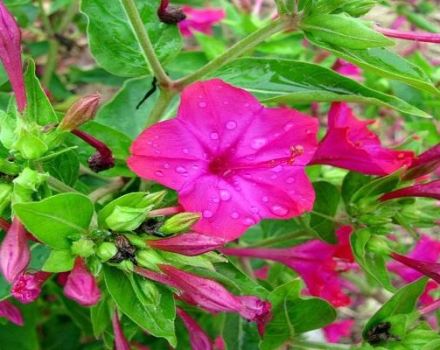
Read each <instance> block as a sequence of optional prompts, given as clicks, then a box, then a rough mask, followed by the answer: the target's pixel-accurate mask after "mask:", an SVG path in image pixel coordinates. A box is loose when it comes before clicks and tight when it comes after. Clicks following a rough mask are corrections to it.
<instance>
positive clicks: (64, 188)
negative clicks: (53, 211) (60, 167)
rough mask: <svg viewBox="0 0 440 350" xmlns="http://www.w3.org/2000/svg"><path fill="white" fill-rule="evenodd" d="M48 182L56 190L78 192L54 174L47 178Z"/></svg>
mask: <svg viewBox="0 0 440 350" xmlns="http://www.w3.org/2000/svg"><path fill="white" fill-rule="evenodd" d="M47 184H48V185H49V187H51V188H53V189H54V190H55V191H58V192H78V191H77V190H76V189H74V188H73V187H70V186H68V185H66V184H65V183H64V182H62V181H60V180H58V179H57V178H55V177H53V176H49V177H48V178H47Z"/></svg>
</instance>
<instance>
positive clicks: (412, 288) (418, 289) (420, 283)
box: [362, 278, 428, 339]
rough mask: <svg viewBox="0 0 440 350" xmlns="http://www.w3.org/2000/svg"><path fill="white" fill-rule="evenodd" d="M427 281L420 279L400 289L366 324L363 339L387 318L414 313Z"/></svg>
mask: <svg viewBox="0 0 440 350" xmlns="http://www.w3.org/2000/svg"><path fill="white" fill-rule="evenodd" d="M427 281H428V280H427V278H420V279H418V280H417V281H415V282H413V283H409V284H407V285H406V286H404V287H402V288H400V289H399V290H398V291H397V292H396V293H395V294H394V295H393V296H392V297H391V299H390V300H388V301H387V302H386V303H385V304H384V305H383V306H382V307H381V308H380V309H379V310H378V311H377V312H376V313H375V314H374V315H373V317H371V318H370V320H369V321H368V322H367V324H366V326H365V328H364V330H363V332H362V336H363V337H364V339H365V338H366V337H367V333H368V331H369V330H371V329H372V328H373V327H374V326H376V325H378V324H379V323H381V322H383V321H386V320H387V319H388V318H389V317H391V316H395V315H402V314H410V313H412V312H413V311H415V307H416V304H417V300H418V299H419V298H420V296H421V295H422V293H423V291H424V290H425V286H426V283H427Z"/></svg>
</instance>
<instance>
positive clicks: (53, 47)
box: [38, 0, 59, 87]
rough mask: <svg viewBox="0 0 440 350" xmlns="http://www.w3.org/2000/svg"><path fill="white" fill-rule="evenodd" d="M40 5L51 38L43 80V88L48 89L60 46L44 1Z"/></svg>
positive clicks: (44, 24)
mask: <svg viewBox="0 0 440 350" xmlns="http://www.w3.org/2000/svg"><path fill="white" fill-rule="evenodd" d="M38 5H39V7H40V14H41V20H42V21H43V26H44V29H45V31H46V34H47V36H48V38H49V52H48V54H47V60H46V66H45V67H44V73H43V78H42V79H41V83H42V84H43V86H45V87H48V86H49V83H50V80H51V79H52V75H53V72H54V71H55V69H56V64H57V56H58V48H59V44H58V41H57V40H56V39H55V32H54V30H53V27H52V24H51V23H50V19H49V17H48V16H47V14H46V11H44V4H43V0H38Z"/></svg>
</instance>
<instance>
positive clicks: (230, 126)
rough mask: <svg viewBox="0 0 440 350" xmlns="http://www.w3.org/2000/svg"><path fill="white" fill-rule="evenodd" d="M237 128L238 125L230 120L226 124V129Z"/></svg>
mask: <svg viewBox="0 0 440 350" xmlns="http://www.w3.org/2000/svg"><path fill="white" fill-rule="evenodd" d="M236 127H237V123H236V122H235V121H233V120H230V121H228V122H227V123H226V129H228V130H234V129H235V128H236Z"/></svg>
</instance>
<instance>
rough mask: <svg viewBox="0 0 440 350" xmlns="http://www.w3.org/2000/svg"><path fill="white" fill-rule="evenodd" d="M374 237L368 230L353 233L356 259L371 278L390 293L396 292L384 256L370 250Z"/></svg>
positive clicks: (352, 242) (352, 245)
mask: <svg viewBox="0 0 440 350" xmlns="http://www.w3.org/2000/svg"><path fill="white" fill-rule="evenodd" d="M373 237H374V236H373V235H372V234H371V233H370V231H369V230H368V229H360V230H357V231H355V232H353V234H352V235H351V237H350V241H351V247H352V250H353V254H354V257H355V259H356V261H357V263H358V264H359V265H360V266H361V267H362V269H363V270H364V271H365V272H366V273H367V274H368V275H369V276H371V277H373V278H374V279H375V280H376V281H377V282H379V283H380V284H381V285H382V286H383V287H385V288H386V289H388V290H389V291H394V290H395V288H394V286H393V285H392V284H391V281H390V276H389V273H388V270H387V268H386V261H385V259H384V257H383V255H382V254H377V253H375V252H373V251H369V249H368V242H369V241H370V239H372V238H373Z"/></svg>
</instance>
